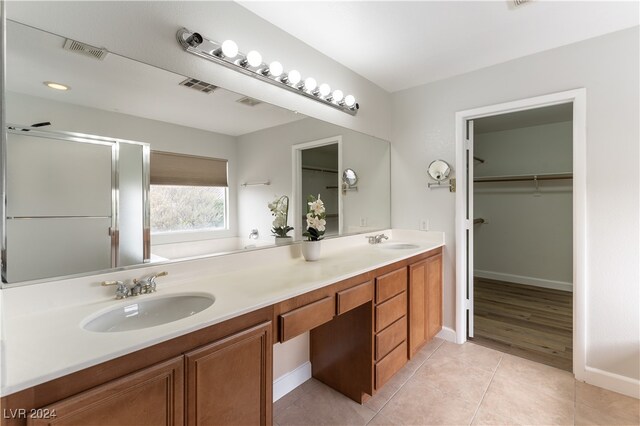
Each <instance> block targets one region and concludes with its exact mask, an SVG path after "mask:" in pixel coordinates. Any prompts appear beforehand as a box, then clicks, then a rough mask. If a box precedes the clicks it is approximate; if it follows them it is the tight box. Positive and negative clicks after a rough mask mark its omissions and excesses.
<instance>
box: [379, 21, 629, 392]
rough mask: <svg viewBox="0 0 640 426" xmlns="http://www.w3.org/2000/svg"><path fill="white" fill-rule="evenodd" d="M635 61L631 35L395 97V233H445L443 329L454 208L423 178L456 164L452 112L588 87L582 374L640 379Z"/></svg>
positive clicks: (451, 287) (451, 293) (451, 322)
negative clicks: (439, 164)
mask: <svg viewBox="0 0 640 426" xmlns="http://www.w3.org/2000/svg"><path fill="white" fill-rule="evenodd" d="M639 51H640V46H639V32H638V27H635V28H632V29H629V30H624V31H620V32H616V33H612V34H609V35H606V36H602V37H598V38H594V39H590V40H586V41H583V42H580V43H576V44H572V45H568V46H564V47H560V48H558V49H553V50H549V51H546V52H542V53H538V54H535V55H531V56H527V57H524V58H520V59H517V60H513V61H510V62H506V63H503V64H499V65H495V66H492V67H488V68H485V69H482V70H478V71H475V72H471V73H467V74H463V75H460V76H457V77H453V78H450V79H446V80H442V81H438V82H434V83H431V84H427V85H424V86H420V87H416V88H413V89H409V90H405V91H402V92H398V93H395V94H393V95H392V111H393V116H392V123H393V130H392V137H391V141H392V176H393V180H392V206H393V207H392V217H393V222H392V223H393V227H394V228H395V227H400V228H405V227H406V228H414V229H415V228H416V227H417V226H418V224H419V220H420V219H421V218H422V217H427V218H429V220H430V225H431V228H432V229H438V230H443V231H445V232H446V241H447V242H448V244H447V247H446V250H445V271H444V279H445V289H444V309H445V315H444V322H445V326H446V327H451V328H455V318H454V314H455V265H454V258H455V247H454V244H453V241H455V236H454V212H455V201H454V194H451V193H449V192H448V191H446V190H431V191H429V190H428V189H426V178H425V175H426V167H427V165H428V164H429V162H430V161H432V160H434V159H436V158H442V159H444V160H446V161H447V162H449V163H450V164H455V147H454V138H455V129H454V127H455V126H454V117H455V112H456V111H462V110H467V109H471V108H476V107H480V106H485V105H492V104H497V103H502V102H507V101H512V100H517V99H522V98H528V97H533V96H538V95H542V94H547V93H553V92H560V91H564V90H568V89H574V88H578V87H585V88H586V90H587V209H588V211H587V240H588V254H587V256H588V258H587V265H588V270H587V280H588V290H587V303H586V306H587V312H586V318H587V324H586V332H587V366H588V368H592V369H596V370H598V371H599V372H600V373H599V374H602V375H608V376H610V377H613V378H614V379H615V375H619V376H620V377H622V379H621V380H636V381H637V380H638V378H640V363H638V359H639V357H640V350H639V349H640V348H639V346H640V343H639V336H640V311H639V305H638V300H640V286H639V285H638V283H639V282H640V274H639V272H640V271H639V268H638V259H639V258H640V247H639V246H640V244H639V240H638V235H639V222H640V221H639V218H638V211H639V196H640V182H639V169H640V168H639V167H638V158H639V151H638V149H639V144H638V140H639V139H640V135H639V132H638V128H639V124H638V121H639V116H640V111H639V103H640V101H639V97H638V93H639V91H640V87H639V75H640V69H639V65H638V63H639ZM625 378H626V379H625ZM635 383H637V382H635Z"/></svg>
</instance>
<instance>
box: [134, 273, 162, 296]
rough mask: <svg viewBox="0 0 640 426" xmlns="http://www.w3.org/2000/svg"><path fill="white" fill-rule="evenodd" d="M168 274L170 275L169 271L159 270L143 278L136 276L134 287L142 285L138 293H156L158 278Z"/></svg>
mask: <svg viewBox="0 0 640 426" xmlns="http://www.w3.org/2000/svg"><path fill="white" fill-rule="evenodd" d="M167 275H169V273H168V272H158V273H157V274H153V275H149V276H148V277H145V278H142V279H137V278H136V279H134V280H133V284H135V286H134V287H133V288H134V290H135V289H136V287H137V286H140V291H139V292H138V293H137V294H148V293H155V291H156V278H158V277H165V276H167Z"/></svg>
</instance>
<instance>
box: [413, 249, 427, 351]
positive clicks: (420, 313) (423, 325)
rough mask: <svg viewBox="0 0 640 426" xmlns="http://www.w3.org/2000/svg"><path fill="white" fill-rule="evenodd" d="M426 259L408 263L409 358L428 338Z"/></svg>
mask: <svg viewBox="0 0 640 426" xmlns="http://www.w3.org/2000/svg"><path fill="white" fill-rule="evenodd" d="M427 279H428V278H427V261H426V260H422V261H420V262H417V263H414V264H412V265H409V358H411V357H413V355H414V354H415V353H416V352H417V350H418V349H419V348H420V347H421V346H422V345H424V344H425V343H426V342H427V339H428V328H429V325H428V323H427V321H428V312H427V309H428V299H427V297H428V290H427Z"/></svg>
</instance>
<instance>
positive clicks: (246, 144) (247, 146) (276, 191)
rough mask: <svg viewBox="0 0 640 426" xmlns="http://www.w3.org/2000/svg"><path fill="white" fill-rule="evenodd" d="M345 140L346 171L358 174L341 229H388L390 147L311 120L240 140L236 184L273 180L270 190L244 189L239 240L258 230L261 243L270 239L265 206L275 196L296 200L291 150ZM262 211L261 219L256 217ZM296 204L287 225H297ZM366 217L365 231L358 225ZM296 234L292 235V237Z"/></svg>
mask: <svg viewBox="0 0 640 426" xmlns="http://www.w3.org/2000/svg"><path fill="white" fill-rule="evenodd" d="M339 135H341V136H342V158H343V159H342V167H343V168H352V169H354V170H355V171H356V173H358V179H359V181H358V191H349V192H347V194H346V195H344V196H343V201H342V203H343V229H344V231H345V232H347V233H353V232H364V231H366V230H367V229H368V228H374V229H383V228H387V227H388V226H389V223H390V222H391V217H390V214H391V212H390V208H389V204H390V199H391V196H390V187H389V181H390V168H389V162H390V160H389V155H390V149H389V143H388V142H386V141H383V140H380V139H376V138H373V137H371V136H367V135H365V134H362V133H359V132H354V131H353V130H349V129H345V128H342V127H338V126H334V125H332V124H329V123H325V122H322V121H319V120H314V119H312V118H306V119H303V120H299V121H295V122H293V123H289V124H284V125H281V126H276V127H272V128H270V129H265V130H260V131H258V132H253V133H249V134H246V135H242V136H239V137H238V158H239V160H240V163H239V169H238V182H239V183H240V184H242V183H243V182H261V181H265V180H269V181H271V185H270V186H250V187H246V188H245V187H240V189H239V192H238V203H239V205H242V206H243V208H242V211H240V212H239V218H238V223H239V228H238V232H239V235H240V236H245V235H249V232H251V229H254V228H257V229H258V231H259V232H260V237H261V238H265V237H266V238H269V235H271V222H272V217H271V216H270V214H269V211H268V209H267V203H269V202H271V201H272V200H273V199H274V198H275V196H276V195H277V196H280V195H288V196H289V197H291V196H292V194H291V192H292V185H293V183H292V179H293V177H292V172H291V170H292V167H293V166H292V154H291V152H292V148H291V147H292V145H295V144H299V143H303V142H310V141H315V140H320V139H324V138H329V137H333V136H339ZM260 211H264V212H265V213H266V214H264V215H259V214H256V212H260ZM293 216H294V214H293V201H292V204H291V206H290V210H289V218H290V220H289V224H290V225H291V226H294V225H293V223H294V222H293V221H292V220H291V219H292V218H293ZM360 218H365V220H366V226H365V227H361V226H360ZM290 235H293V232H292V233H291V234H290Z"/></svg>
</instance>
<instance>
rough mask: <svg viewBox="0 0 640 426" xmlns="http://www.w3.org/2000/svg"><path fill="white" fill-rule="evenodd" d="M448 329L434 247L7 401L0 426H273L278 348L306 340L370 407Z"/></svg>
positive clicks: (319, 373) (337, 381)
mask: <svg viewBox="0 0 640 426" xmlns="http://www.w3.org/2000/svg"><path fill="white" fill-rule="evenodd" d="M441 328H442V249H441V248H437V249H434V250H431V251H429V252H427V253H423V254H420V255H417V256H414V257H411V258H409V259H406V260H402V261H399V262H395V263H393V264H391V265H387V266H384V267H382V268H378V269H375V270H372V271H368V272H366V273H364V274H361V275H358V276H355V277H352V278H349V279H347V280H344V281H340V282H337V283H335V284H330V285H327V286H325V287H323V288H320V289H318V290H314V291H311V292H308V293H305V294H303V295H300V296H297V297H294V298H291V299H288V300H285V301H282V302H280V303H277V304H275V305H272V306H269V307H266V308H262V309H259V310H256V311H253V312H250V313H248V314H245V315H242V316H239V317H236V318H233V319H231V320H228V321H225V322H222V323H220V324H216V325H212V326H209V327H206V328H204V329H202V330H198V331H194V332H192V333H189V334H186V335H184V336H180V337H177V338H174V339H171V340H168V341H166V342H163V343H159V344H157V345H154V346H151V347H148V348H145V349H142V350H140V351H137V352H133V353H131V354H128V355H125V356H121V357H119V358H116V359H113V360H110V361H107V362H105V363H102V364H99V365H96V366H93V367H89V368H87V369H84V370H81V371H78V372H75V373H72V374H69V375H67V376H64V377H60V378H58V379H55V380H51V381H49V382H46V383H42V384H40V385H37V386H34V387H32V388H29V389H25V390H23V391H20V392H16V393H14V394H11V395H8V396H5V397H2V398H1V399H0V413H2V418H1V420H0V426H17V425H26V424H29V425H49V424H54V423H55V424H56V425H71V424H88V423H90V424H92V425H104V426H107V425H113V424H114V423H116V424H131V425H133V424H135V425H143V424H159V423H163V424H166V425H177V426H179V425H184V424H187V425H210V424H225V425H233V424H239V425H246V424H260V425H271V424H272V422H273V419H272V400H273V397H272V387H273V377H272V374H273V359H272V356H273V343H276V342H285V341H287V340H289V339H291V338H293V337H295V336H298V335H300V334H302V333H305V332H307V331H310V336H311V352H310V354H311V363H312V374H313V377H315V378H316V379H318V380H320V381H321V382H323V383H325V384H327V385H328V386H331V387H332V388H334V389H336V390H337V391H339V392H341V393H343V394H344V395H346V396H348V397H349V398H351V399H353V400H354V401H357V402H359V403H363V402H364V401H366V400H367V399H368V398H369V397H370V396H372V395H374V394H375V393H376V392H377V391H378V390H380V389H381V388H382V386H384V384H385V383H386V382H387V381H388V380H389V379H390V378H391V377H392V376H393V375H394V374H395V373H396V372H397V371H398V370H399V369H400V368H402V366H404V364H405V363H406V362H407V360H408V359H410V358H411V356H412V355H413V354H414V353H415V352H416V351H417V350H418V349H419V348H420V347H421V346H422V345H424V344H426V343H427V342H428V341H429V340H430V339H431V338H433V336H435V334H437V333H438V332H439V331H440V330H441ZM127 401H129V403H127ZM32 410H34V411H32ZM54 411H55V415H56V417H51V415H52V414H53V412H54ZM30 414H35V417H30ZM47 415H49V416H50V417H49V418H47Z"/></svg>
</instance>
